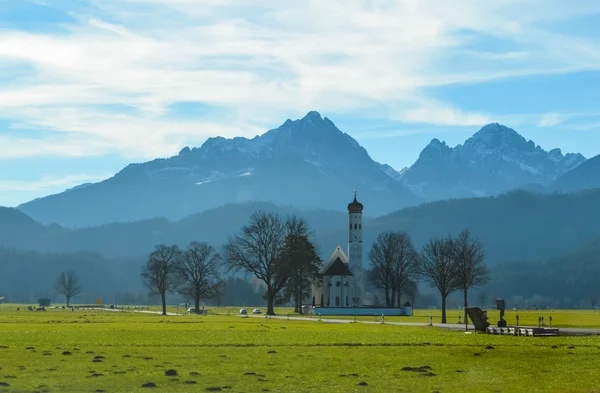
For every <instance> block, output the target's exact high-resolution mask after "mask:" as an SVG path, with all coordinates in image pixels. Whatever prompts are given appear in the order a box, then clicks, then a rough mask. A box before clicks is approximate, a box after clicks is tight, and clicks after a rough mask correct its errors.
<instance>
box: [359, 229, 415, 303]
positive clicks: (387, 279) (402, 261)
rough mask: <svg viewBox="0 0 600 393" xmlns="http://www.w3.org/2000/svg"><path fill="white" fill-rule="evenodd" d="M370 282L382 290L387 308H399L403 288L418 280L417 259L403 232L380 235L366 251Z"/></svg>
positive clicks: (408, 239)
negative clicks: (369, 265)
mask: <svg viewBox="0 0 600 393" xmlns="http://www.w3.org/2000/svg"><path fill="white" fill-rule="evenodd" d="M369 261H370V262H371V272H370V279H371V282H373V284H374V285H375V286H376V287H378V288H380V289H383V290H384V292H385V301H386V304H387V306H388V307H394V305H395V304H396V300H397V302H398V307H401V302H400V300H401V296H402V293H403V291H404V287H405V286H407V285H408V283H409V282H411V281H414V280H416V279H417V278H418V276H419V257H418V254H417V252H416V251H415V249H414V247H413V245H412V241H411V239H410V236H409V235H408V234H407V233H405V232H385V233H381V234H380V235H379V236H378V237H377V240H376V241H375V243H373V246H372V247H371V250H370V251H369Z"/></svg>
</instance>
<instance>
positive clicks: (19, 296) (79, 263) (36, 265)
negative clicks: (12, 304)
mask: <svg viewBox="0 0 600 393" xmlns="http://www.w3.org/2000/svg"><path fill="white" fill-rule="evenodd" d="M143 261H144V260H143V259H141V258H139V259H128V260H116V259H107V258H105V257H103V256H101V255H98V254H94V253H87V252H78V253H37V252H33V251H19V250H14V249H6V248H1V247H0V292H2V296H7V297H8V298H9V300H10V301H21V302H26V303H31V302H35V301H36V300H37V298H39V297H49V298H51V299H56V297H55V294H56V291H55V287H54V286H55V283H56V279H57V278H58V276H59V274H60V273H61V272H63V271H67V270H70V269H72V270H74V271H75V272H77V274H78V275H79V278H80V280H81V286H82V293H81V296H79V297H78V298H77V299H76V302H79V303H92V302H95V299H96V298H98V297H100V298H104V299H106V301H112V300H113V299H114V295H115V293H117V292H138V291H140V292H141V291H144V289H143V287H142V283H141V280H140V278H139V271H140V267H141V265H142V263H143ZM109 299H110V300H109ZM62 301H64V299H63V300H62Z"/></svg>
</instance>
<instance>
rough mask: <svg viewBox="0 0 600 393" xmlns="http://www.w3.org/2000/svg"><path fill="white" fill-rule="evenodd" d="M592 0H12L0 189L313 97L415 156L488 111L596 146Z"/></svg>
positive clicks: (2, 92) (20, 188) (555, 142)
mask: <svg viewBox="0 0 600 393" xmlns="http://www.w3.org/2000/svg"><path fill="white" fill-rule="evenodd" d="M598 20H600V2H598V1H597V0H578V1H577V2H573V1H568V0H519V1H517V0H495V1H479V0H455V1H452V2H449V1H447V0H422V1H417V0H403V1H392V0H339V1H338V0H331V1H329V0H328V1H326V2H325V1H321V0H305V1H296V0H290V1H285V2H282V1H273V0H271V1H265V0H253V1H248V0H77V1H76V0H70V1H67V0H30V1H27V0H19V1H15V0H0V205H7V206H15V205H18V204H19V203H22V202H25V201H28V200H31V199H33V198H37V197H40V196H44V195H48V194H51V193H56V192H60V191H62V190H64V189H66V188H70V187H73V186H75V185H77V184H80V183H84V182H89V181H99V180H101V179H104V178H107V177H109V176H111V175H113V174H114V173H116V172H117V171H119V170H120V169H121V168H122V167H124V166H125V165H127V164H128V163H131V162H142V161H147V160H150V159H152V158H156V157H168V156H171V155H174V154H176V153H177V152H178V151H179V150H180V149H181V148H182V147H184V146H186V145H190V146H200V145H201V144H202V143H203V142H204V140H205V139H206V138H207V137H210V136H216V135H221V136H225V137H233V136H247V137H252V136H254V135H257V134H261V133H263V132H265V131H267V130H268V129H271V128H274V127H277V126H279V125H280V124H282V123H283V122H284V121H285V120H286V119H287V118H292V119H295V118H299V117H302V116H303V115H304V114H305V113H306V112H308V111H310V110H317V111H319V112H320V113H321V114H322V115H323V116H327V117H329V118H330V119H331V120H332V121H334V122H335V123H336V124H337V125H338V127H339V128H341V129H342V130H343V131H345V132H347V133H349V134H350V135H352V136H353V137H354V138H355V139H357V140H358V141H359V142H360V143H361V144H362V145H363V146H364V147H365V148H367V150H368V151H369V152H370V153H371V156H372V157H373V158H374V159H375V160H377V161H380V162H384V163H388V164H390V165H392V166H394V167H396V168H397V169H401V168H403V167H405V166H408V165H411V164H412V163H413V162H414V161H415V160H416V159H417V157H418V155H419V153H420V151H421V150H422V149H423V147H425V145H426V144H427V143H428V142H429V141H430V140H431V139H432V138H439V139H441V140H445V141H446V142H447V143H448V144H450V145H456V144H458V143H462V142H463V141H464V140H465V139H466V138H468V137H469V136H471V135H472V134H473V133H475V132H476V131H477V130H478V129H479V128H480V127H481V126H483V125H485V124H487V123H490V122H500V123H503V124H506V125H508V126H510V127H512V128H514V129H516V130H517V131H518V132H520V133H521V134H522V135H524V136H525V137H526V138H528V139H532V140H534V141H535V142H536V143H538V144H540V145H541V146H542V147H543V148H545V149H551V148H554V147H560V148H562V149H563V152H581V153H583V154H584V155H586V156H588V157H591V156H594V155H597V154H600V131H599V130H600V89H599V87H600V23H597V21H598Z"/></svg>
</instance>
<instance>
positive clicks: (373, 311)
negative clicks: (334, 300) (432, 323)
mask: <svg viewBox="0 0 600 393" xmlns="http://www.w3.org/2000/svg"><path fill="white" fill-rule="evenodd" d="M303 309H304V311H305V313H307V314H313V315H321V316H326V315H362V316H364V315H369V316H375V315H378V316H381V315H382V314H383V315H386V316H410V315H412V309H411V308H383V307H357V308H351V307H347V308H346V307H303Z"/></svg>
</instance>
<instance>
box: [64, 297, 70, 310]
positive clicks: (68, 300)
mask: <svg viewBox="0 0 600 393" xmlns="http://www.w3.org/2000/svg"><path fill="white" fill-rule="evenodd" d="M65 297H66V298H67V308H69V302H70V301H71V296H65Z"/></svg>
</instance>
